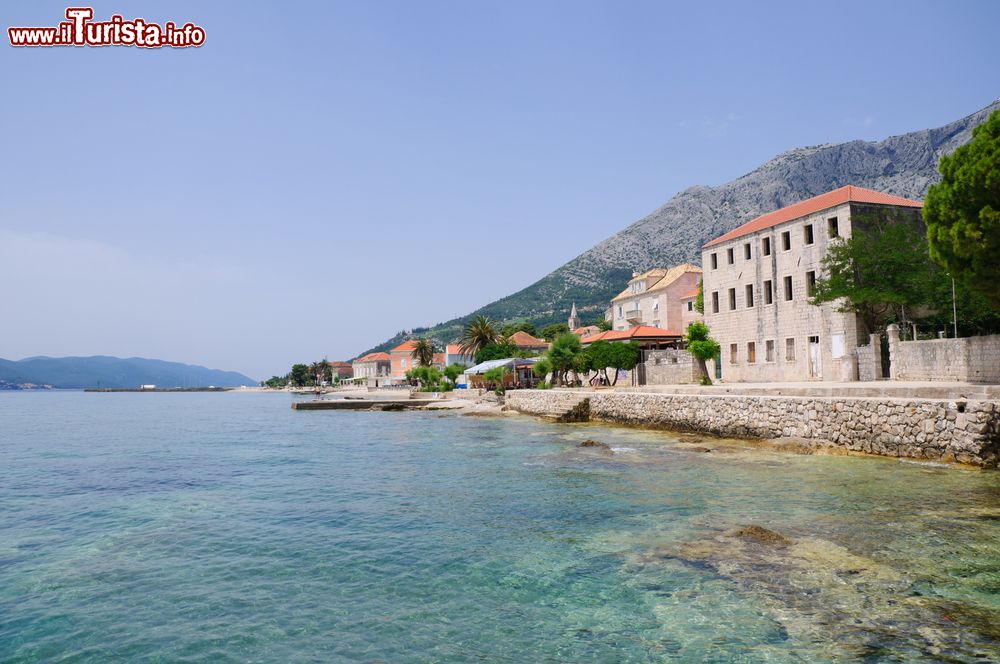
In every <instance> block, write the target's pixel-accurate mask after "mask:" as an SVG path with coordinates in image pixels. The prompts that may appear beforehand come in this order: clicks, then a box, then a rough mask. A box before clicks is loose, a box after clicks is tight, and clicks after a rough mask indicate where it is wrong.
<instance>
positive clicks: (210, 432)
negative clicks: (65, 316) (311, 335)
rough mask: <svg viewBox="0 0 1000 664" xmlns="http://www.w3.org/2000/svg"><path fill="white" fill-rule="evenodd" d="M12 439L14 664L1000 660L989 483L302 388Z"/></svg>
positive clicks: (9, 434) (55, 403) (108, 418)
mask: <svg viewBox="0 0 1000 664" xmlns="http://www.w3.org/2000/svg"><path fill="white" fill-rule="evenodd" d="M0 423H3V427H2V430H0V455H2V456H0V458H3V459H4V460H5V463H3V464H0V505H2V506H3V509H2V510H0V535H2V536H0V616H2V617H3V620H0V661H12V662H20V661H41V660H50V659H60V658H70V659H73V660H74V661H108V660H132V659H144V658H148V659H160V660H169V661H174V660H181V659H209V660H213V661H215V660H219V661H227V660H231V661H247V660H253V661H273V662H278V661H281V662H284V661H302V660H313V661H338V660H339V661H344V660H352V661H393V662H396V661H443V662H448V661H454V662H459V661H468V660H470V659H479V660H483V661H516V662H520V661H566V662H576V661H582V660H586V661H609V662H619V661H622V662H646V661H699V662H700V661H718V662H724V661H733V660H738V661H745V662H813V661H844V660H864V661H942V660H944V661H961V662H964V661H997V660H1000V628H998V627H997V625H998V624H1000V623H998V621H997V619H998V618H1000V592H998V591H1000V552H998V550H997V542H1000V480H998V479H997V478H998V477H1000V476H998V475H997V473H994V472H981V471H968V470H956V469H951V468H940V467H935V466H931V465H926V464H925V465H918V464H911V463H900V462H899V461H897V460H883V459H870V458H865V459H861V458H852V457H810V456H804V455H794V454H781V453H776V452H771V451H762V450H754V449H749V448H747V447H745V446H742V445H741V444H740V443H739V442H738V441H728V442H727V441H719V440H714V439H710V440H702V439H699V438H698V437H697V436H690V435H685V436H672V435H669V434H665V433H660V432H646V431H639V430H632V429H621V428H614V427H605V426H601V425H552V424H547V423H543V422H540V421H536V420H531V419H526V418H509V417H503V418H465V417H461V416H453V415H450V414H449V415H448V416H446V417H442V416H441V414H440V413H415V412H410V413H367V412H366V413H337V412H316V413H296V412H292V411H291V410H290V409H289V407H288V399H287V398H286V397H283V396H282V395H237V394H218V395H216V394H198V395H155V396H151V395H129V394H120V395H119V394H115V395H96V394H80V393H73V394H13V395H6V394H3V395H0ZM585 440H591V441H596V442H598V443H602V444H601V445H594V444H591V445H590V446H588V447H579V445H580V444H581V443H582V442H583V441H585Z"/></svg>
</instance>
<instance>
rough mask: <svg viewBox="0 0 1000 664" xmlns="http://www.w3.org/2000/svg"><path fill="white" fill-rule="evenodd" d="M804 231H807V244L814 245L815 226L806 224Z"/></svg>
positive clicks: (805, 233)
mask: <svg viewBox="0 0 1000 664" xmlns="http://www.w3.org/2000/svg"><path fill="white" fill-rule="evenodd" d="M803 230H804V231H805V232H804V235H805V239H806V244H812V243H813V239H814V238H813V225H812V224H806V225H805V228H804V229H803Z"/></svg>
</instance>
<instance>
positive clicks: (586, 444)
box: [577, 438, 611, 452]
mask: <svg viewBox="0 0 1000 664" xmlns="http://www.w3.org/2000/svg"><path fill="white" fill-rule="evenodd" d="M577 447H596V448H598V449H601V450H608V451H609V452H610V451H611V446H610V445H608V444H607V443H602V442H601V441H599V440H591V439H590V438H588V439H587V440H585V441H583V442H582V443H580V444H579V445H577Z"/></svg>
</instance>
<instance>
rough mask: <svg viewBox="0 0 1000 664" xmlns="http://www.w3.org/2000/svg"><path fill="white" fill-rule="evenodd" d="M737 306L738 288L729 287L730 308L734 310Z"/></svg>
mask: <svg viewBox="0 0 1000 664" xmlns="http://www.w3.org/2000/svg"><path fill="white" fill-rule="evenodd" d="M735 308H736V289H735V288H730V289H729V310H730V311H732V310H733V309H735Z"/></svg>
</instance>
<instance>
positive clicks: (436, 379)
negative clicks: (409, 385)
mask: <svg viewBox="0 0 1000 664" xmlns="http://www.w3.org/2000/svg"><path fill="white" fill-rule="evenodd" d="M406 378H407V380H411V381H416V382H418V383H419V384H420V387H421V389H422V390H423V391H424V392H440V391H441V385H440V383H441V370H440V369H438V368H437V367H434V366H429V365H421V366H419V367H414V368H413V369H410V370H409V371H407V372H406Z"/></svg>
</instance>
